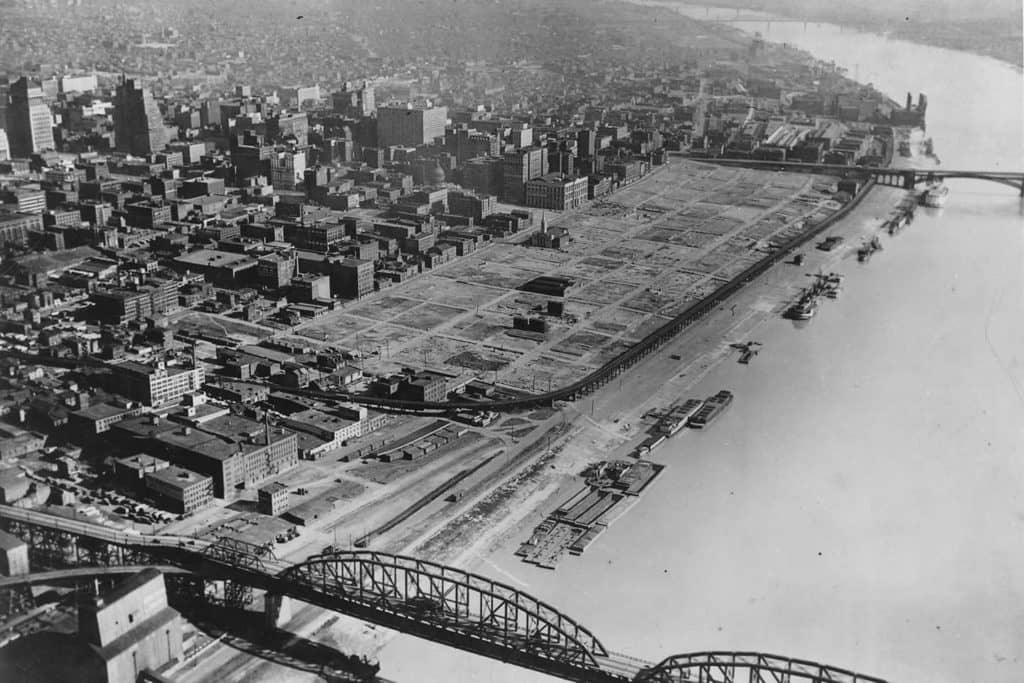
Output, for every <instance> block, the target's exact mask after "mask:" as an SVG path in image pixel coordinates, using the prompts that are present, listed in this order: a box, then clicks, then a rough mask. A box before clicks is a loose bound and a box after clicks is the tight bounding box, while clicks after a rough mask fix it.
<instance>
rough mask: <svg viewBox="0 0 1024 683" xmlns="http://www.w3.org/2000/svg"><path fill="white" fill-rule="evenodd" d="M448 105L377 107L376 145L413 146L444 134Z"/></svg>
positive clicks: (428, 103)
mask: <svg viewBox="0 0 1024 683" xmlns="http://www.w3.org/2000/svg"><path fill="white" fill-rule="evenodd" d="M447 122H448V107H435V106H433V105H432V104H431V103H430V102H426V103H425V104H416V105H414V104H389V105H386V106H383V107H377V145H378V146H379V147H391V146H392V145H400V146H407V147H415V146H417V145H425V144H427V143H429V142H433V141H434V139H435V138H443V137H444V127H445V124H446V123H447Z"/></svg>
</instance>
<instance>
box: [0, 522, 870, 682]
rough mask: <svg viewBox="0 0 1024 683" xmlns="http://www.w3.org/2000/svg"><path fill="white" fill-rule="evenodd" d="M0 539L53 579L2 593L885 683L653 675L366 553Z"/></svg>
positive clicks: (484, 649) (592, 664) (795, 667)
mask: <svg viewBox="0 0 1024 683" xmlns="http://www.w3.org/2000/svg"><path fill="white" fill-rule="evenodd" d="M0 527H3V528H4V529H6V530H7V531H8V532H10V533H13V534H15V535H17V536H19V537H21V538H22V539H24V540H25V541H26V542H27V543H28V544H29V559H30V562H31V563H32V564H33V566H36V567H53V568H55V569H54V570H51V571H46V572H42V573H37V574H29V575H25V576H21V577H10V578H6V579H2V580H0V591H17V590H22V591H24V590H26V589H27V587H28V586H29V585H33V584H44V583H45V584H60V583H67V582H72V583H74V582H80V581H82V580H92V579H96V578H109V577H114V576H119V575H121V576H123V575H125V574H128V573H131V572H135V571H137V570H139V569H141V568H143V567H146V566H156V567H157V568H160V569H162V570H164V571H165V574H166V576H165V578H166V580H167V583H168V590H169V592H170V593H171V595H172V596H174V597H176V598H177V599H178V600H193V601H196V602H198V603H200V604H202V603H204V602H206V601H207V600H209V596H211V595H212V593H211V592H210V591H209V590H208V589H207V586H206V584H208V583H218V584H223V586H221V588H222V590H221V592H220V593H219V594H220V595H222V596H224V600H225V604H229V605H232V606H242V605H244V604H246V603H247V602H248V600H247V599H246V597H245V596H246V594H247V592H248V594H249V595H250V596H251V592H252V590H253V589H254V588H255V589H261V590H264V591H266V592H267V594H268V599H267V603H268V606H269V605H271V604H274V603H275V602H276V603H277V604H279V603H280V598H282V597H290V598H294V599H297V600H301V601H303V602H307V603H309V604H312V605H316V606H318V607H322V608H325V609H329V610H333V611H335V612H338V613H341V614H345V615H348V616H351V617H355V618H358V619H363V620H365V621H369V622H373V623H375V624H379V625H381V626H384V627H387V628H390V629H394V630H397V631H401V632H403V633H408V634H411V635H415V636H419V637H421V638H425V639H427V640H431V641H434V642H437V643H441V644H443V645H448V646H451V647H455V648H458V649H461V650H465V651H468V652H472V653H475V654H478V655H483V656H485V657H490V658H492V659H498V660H501V661H503V662H508V663H511V664H515V665H517V666H521V667H525V668H528V669H534V670H536V671H541V672H543V673H546V674H549V675H553V676H557V677H560V678H563V679H565V680H570V681H580V682H581V683H582V682H586V683H603V682H616V683H623V682H626V681H636V682H638V683H639V682H642V681H643V682H651V683H662V682H664V683H678V682H682V681H688V682H695V683H797V682H806V683H885V681H883V680H882V679H879V678H875V677H873V676H866V675H863V674H858V673H855V672H853V671H849V670H846V669H840V668H836V667H830V666H827V665H824V664H818V663H815V662H810V661H805V660H799V659H792V658H788V657H779V656H775V655H768V654H761V653H753V652H700V653H690V654H682V655H675V656H672V657H668V658H666V659H664V660H663V661H662V662H660V663H657V664H655V663H652V662H648V661H644V660H641V659H636V658H633V657H629V656H626V655H622V654H618V653H614V652H611V651H609V650H608V649H607V648H606V647H605V646H604V645H603V644H602V643H601V641H600V640H598V638H597V637H596V636H595V635H594V634H593V633H592V632H591V631H590V630H588V629H587V628H585V627H584V626H583V625H581V624H579V623H578V622H576V621H575V620H573V619H572V618H570V617H569V616H567V615H566V614H564V613H562V612H561V611H559V610H558V609H556V608H555V607H552V606H551V605H549V604H547V603H545V602H542V601H540V600H537V599H536V598H533V597H531V596H530V595H528V594H526V593H524V592H523V591H521V590H518V589H516V588H513V587H511V586H509V585H507V584H503V583H499V582H497V581H493V580H491V579H488V578H486V577H484V576H480V575H478V574H473V573H471V572H467V571H464V570H461V569H457V568H454V567H448V566H445V565H441V564H437V563H435V562H428V561H425V560H418V559H416V558H412V557H404V556H400V555H389V554H386V553H379V552H374V551H370V550H355V551H342V552H336V553H330V554H324V555H315V556H313V557H310V558H309V559H307V560H305V561H304V562H299V563H297V564H291V565H289V564H287V563H284V562H281V561H279V560H277V559H275V558H274V557H272V556H271V555H270V553H268V552H267V551H266V550H265V549H263V548H259V547H257V546H253V545H251V544H248V543H245V542H243V541H238V540H233V539H229V538H222V539H219V540H217V541H215V542H207V541H198V540H195V539H191V538H188V537H184V536H152V535H142V534H125V533H121V532H119V531H114V530H111V529H107V528H105V527H100V526H97V525H94V524H89V523H86V522H79V521H76V520H70V519H65V518H62V517H56V516H53V515H48V514H44V513H39V512H33V511H30V510H24V509H21V508H13V507H10V506H0Z"/></svg>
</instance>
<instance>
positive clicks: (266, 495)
mask: <svg viewBox="0 0 1024 683" xmlns="http://www.w3.org/2000/svg"><path fill="white" fill-rule="evenodd" d="M288 495H289V494H288V487H287V486H285V485H284V484H282V483H281V482H278V481H272V482H270V483H269V484H267V485H266V486H262V487H260V490H259V491H258V492H257V498H256V510H257V512H260V513H262V514H264V515H270V516H272V517H277V516H278V515H281V514H284V513H285V512H288V502H289V501H288Z"/></svg>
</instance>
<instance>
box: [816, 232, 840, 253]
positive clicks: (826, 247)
mask: <svg viewBox="0 0 1024 683" xmlns="http://www.w3.org/2000/svg"><path fill="white" fill-rule="evenodd" d="M842 243H843V238H842V237H840V236H838V235H832V236H831V237H826V238H825V239H824V240H822V241H821V242H819V243H818V249H821V250H822V251H832V250H833V249H835V248H836V247H838V246H839V245H840V244H842Z"/></svg>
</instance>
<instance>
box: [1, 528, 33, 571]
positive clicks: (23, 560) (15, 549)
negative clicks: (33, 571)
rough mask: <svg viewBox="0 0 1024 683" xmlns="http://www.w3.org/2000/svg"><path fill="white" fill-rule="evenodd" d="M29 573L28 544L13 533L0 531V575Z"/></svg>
mask: <svg viewBox="0 0 1024 683" xmlns="http://www.w3.org/2000/svg"><path fill="white" fill-rule="evenodd" d="M28 573H29V565H28V544H27V543H25V541H23V540H21V539H20V538H18V537H17V536H15V535H13V534H9V533H7V532H6V531H0V575H2V576H20V575H22V574H28Z"/></svg>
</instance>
